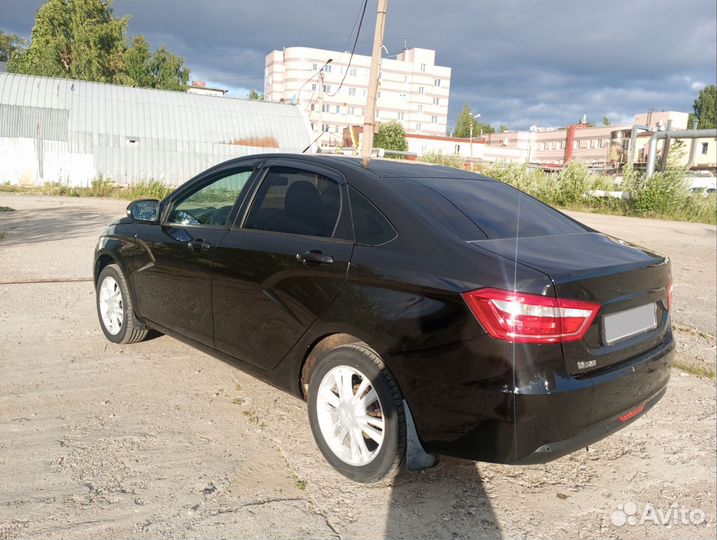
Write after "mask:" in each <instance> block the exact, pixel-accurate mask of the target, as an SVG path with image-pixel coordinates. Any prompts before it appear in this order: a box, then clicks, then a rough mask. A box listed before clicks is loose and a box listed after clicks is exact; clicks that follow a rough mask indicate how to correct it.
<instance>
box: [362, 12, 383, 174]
mask: <svg viewBox="0 0 717 540" xmlns="http://www.w3.org/2000/svg"><path fill="white" fill-rule="evenodd" d="M387 11H388V0H378V11H377V12H376V31H375V32H374V35H373V54H372V55H371V70H370V71H369V76H368V77H369V79H368V98H367V100H366V114H365V116H364V121H363V142H362V144H361V161H362V163H363V166H364V167H366V168H368V162H369V161H370V160H371V153H372V152H373V130H374V126H375V124H376V93H377V92H378V68H379V64H380V62H381V47H382V46H383V31H384V29H385V28H386V12H387Z"/></svg>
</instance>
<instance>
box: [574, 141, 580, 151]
mask: <svg viewBox="0 0 717 540" xmlns="http://www.w3.org/2000/svg"><path fill="white" fill-rule="evenodd" d="M579 147H580V146H579V145H578V141H573V150H577V149H578V148H579Z"/></svg>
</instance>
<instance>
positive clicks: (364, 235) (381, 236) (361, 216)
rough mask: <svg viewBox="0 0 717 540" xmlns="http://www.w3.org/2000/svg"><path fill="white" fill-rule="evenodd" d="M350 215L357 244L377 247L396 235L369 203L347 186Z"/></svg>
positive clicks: (378, 211)
mask: <svg viewBox="0 0 717 540" xmlns="http://www.w3.org/2000/svg"><path fill="white" fill-rule="evenodd" d="M349 200H350V201H351V215H352V217H353V222H354V236H355V238H356V243H357V244H364V245H367V246H377V245H379V244H385V243H386V242H390V241H391V240H393V239H394V238H396V236H397V235H398V233H397V232H396V229H394V227H393V225H391V223H390V222H389V221H388V219H386V217H385V216H384V215H383V214H382V213H381V211H380V210H379V209H378V208H376V207H375V206H374V205H373V204H372V203H371V201H369V200H368V199H367V198H366V197H364V196H363V195H361V193H359V192H358V191H356V190H355V189H354V188H352V187H351V186H349Z"/></svg>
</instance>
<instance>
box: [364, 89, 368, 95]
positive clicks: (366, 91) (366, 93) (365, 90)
mask: <svg viewBox="0 0 717 540" xmlns="http://www.w3.org/2000/svg"><path fill="white" fill-rule="evenodd" d="M367 95H368V89H367V88H364V89H363V97H366V96H367Z"/></svg>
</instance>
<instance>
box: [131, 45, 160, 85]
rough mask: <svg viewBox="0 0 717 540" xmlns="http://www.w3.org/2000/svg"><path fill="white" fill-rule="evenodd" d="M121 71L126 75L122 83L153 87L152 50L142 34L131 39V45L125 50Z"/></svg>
mask: <svg viewBox="0 0 717 540" xmlns="http://www.w3.org/2000/svg"><path fill="white" fill-rule="evenodd" d="M123 73H124V75H125V76H126V80H124V81H123V84H126V85H128V86H139V87H142V88H154V86H155V84H154V82H155V81H154V77H153V76H152V51H151V49H150V48H149V43H148V42H147V40H146V39H145V37H144V36H136V37H135V38H134V39H133V40H132V46H131V47H130V48H128V49H127V51H126V52H125V54H124V69H123Z"/></svg>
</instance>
